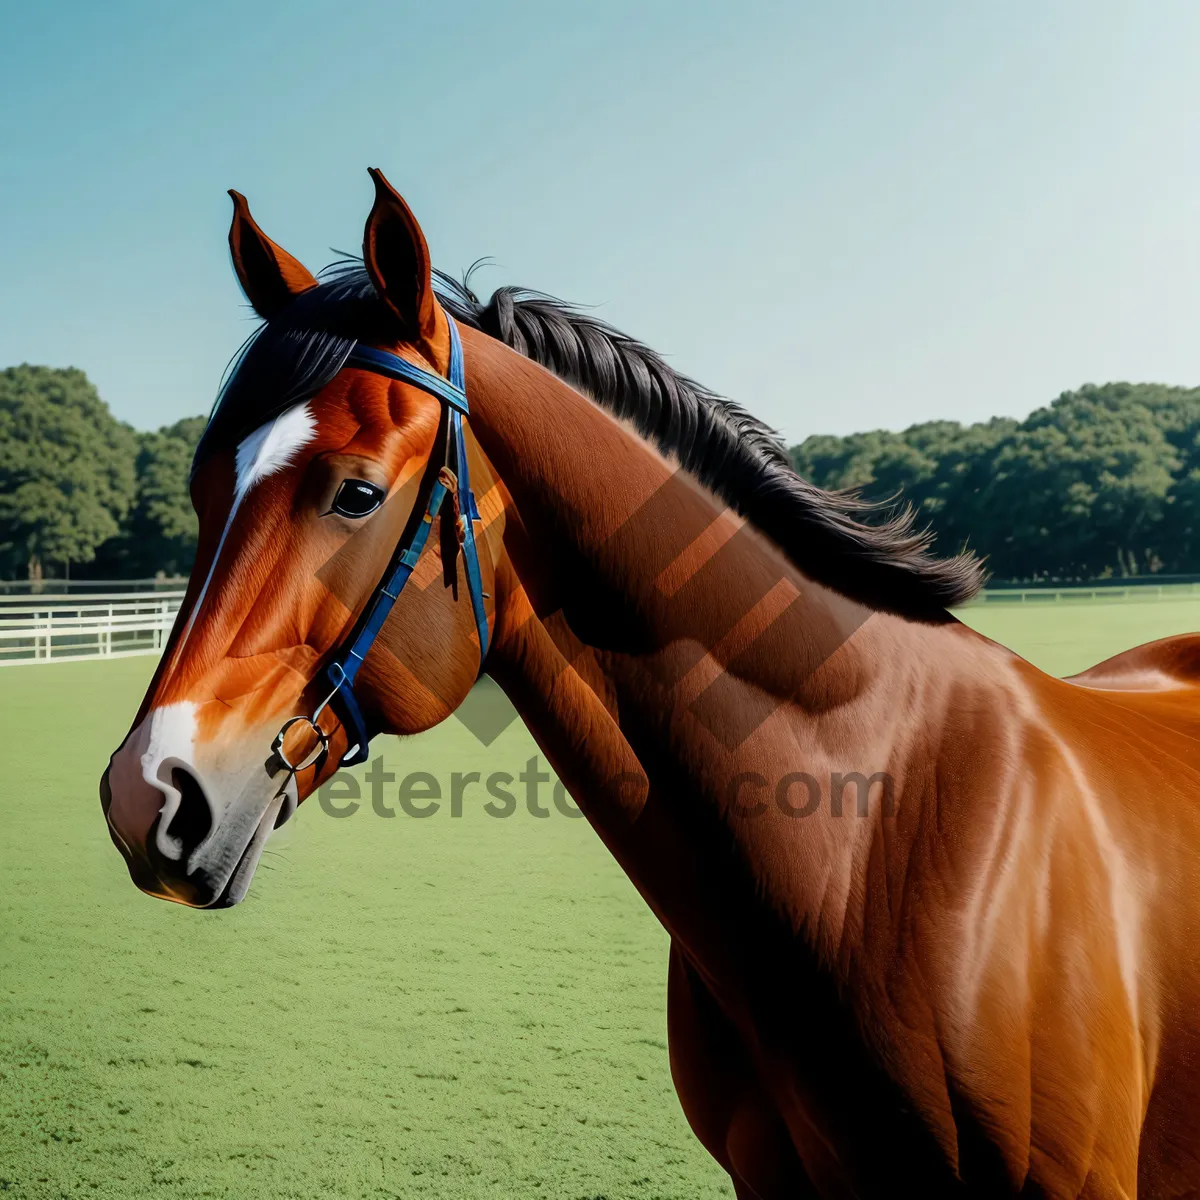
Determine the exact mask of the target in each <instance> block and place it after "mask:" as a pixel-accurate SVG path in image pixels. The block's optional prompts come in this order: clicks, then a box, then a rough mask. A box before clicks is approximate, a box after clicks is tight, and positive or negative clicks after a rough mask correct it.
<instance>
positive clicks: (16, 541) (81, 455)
mask: <svg viewBox="0 0 1200 1200" xmlns="http://www.w3.org/2000/svg"><path fill="white" fill-rule="evenodd" d="M203 427H204V420H203V418H201V417H190V418H188V419H187V420H183V421H178V422H176V423H175V424H174V425H170V426H168V427H166V428H164V429H160V430H158V431H157V432H156V433H141V432H138V431H137V430H134V429H132V428H130V427H129V426H128V425H125V424H123V423H122V422H120V421H118V420H116V418H115V417H113V415H112V413H111V412H109V409H108V406H107V405H106V404H105V403H104V401H103V400H101V399H100V396H99V395H98V394H97V392H96V389H95V387H94V386H93V385H92V384H91V383H90V382H89V380H88V378H87V376H86V375H85V374H84V373H83V372H82V371H77V370H74V369H73V368H72V369H67V370H57V369H54V368H51V367H33V366H28V365H26V366H20V367H9V368H7V369H6V370H3V371H0V577H2V578H5V579H21V578H29V579H35V580H36V579H41V578H45V577H52V576H57V577H61V576H63V575H65V574H73V575H75V576H76V577H86V576H91V577H93V578H121V577H125V578H141V577H147V576H151V575H155V574H157V573H158V572H160V571H162V572H165V573H166V574H168V575H174V574H184V573H186V572H187V571H189V570H190V569H191V565H192V560H193V558H194V557H195V553H196V518H195V515H194V513H193V512H192V507H191V504H190V502H189V500H188V492H187V478H188V467H189V464H190V463H191V457H192V451H193V449H194V448H195V445H196V441H197V440H198V438H199V436H200V431H201V430H202V429H203Z"/></svg>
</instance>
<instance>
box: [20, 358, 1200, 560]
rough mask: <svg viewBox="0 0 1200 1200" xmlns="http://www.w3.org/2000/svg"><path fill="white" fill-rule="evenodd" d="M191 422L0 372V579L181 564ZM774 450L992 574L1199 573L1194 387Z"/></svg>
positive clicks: (1075, 398)
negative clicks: (145, 423) (908, 508)
mask: <svg viewBox="0 0 1200 1200" xmlns="http://www.w3.org/2000/svg"><path fill="white" fill-rule="evenodd" d="M203 427H204V419H203V418H202V417H188V418H186V419H185V420H182V421H177V422H175V424H173V425H168V426H164V427H163V428H162V429H159V430H156V431H154V432H149V433H147V432H141V431H138V430H135V429H133V428H132V427H130V426H129V425H126V424H124V423H123V422H121V421H118V420H117V419H116V418H115V417H113V415H112V413H111V412H110V411H109V409H108V406H107V405H106V404H105V403H104V401H103V400H102V399H101V398H100V396H99V394H98V393H97V391H96V388H95V387H94V386H93V385H92V383H91V382H90V381H89V380H88V378H87V376H86V375H85V374H84V373H83V372H82V371H79V370H75V369H73V368H67V369H56V368H51V367H37V366H29V365H24V366H19V367H9V368H7V369H5V370H3V371H0V576H2V577H3V578H6V579H21V578H30V579H39V578H46V577H52V576H56V577H61V576H62V575H64V574H66V573H70V574H71V575H72V576H73V577H75V578H87V577H91V578H145V577H149V576H153V575H155V574H158V573H165V574H167V575H175V574H186V573H187V572H188V571H189V570H190V569H191V565H192V561H193V558H194V557H195V552H196V518H195V515H194V513H193V512H192V507H191V503H190V501H189V498H188V487H187V481H188V469H189V465H190V463H191V458H192V452H193V450H194V449H195V446H196V442H197V440H198V439H199V436H200V432H201V430H202V429H203ZM791 455H792V461H793V462H794V463H795V465H796V469H797V470H798V471H799V472H800V473H801V474H802V475H804V476H805V477H806V478H808V479H810V480H812V482H813V483H816V484H818V485H820V486H821V487H826V488H854V489H857V490H858V491H860V492H861V493H863V494H864V495H865V496H867V497H869V498H871V499H874V500H878V501H880V502H886V501H892V500H899V501H900V502H903V503H908V504H911V505H912V506H913V507H914V508H915V509H916V510H917V513H918V517H919V520H920V522H921V523H922V524H924V525H928V526H929V528H930V529H931V531H932V532H933V535H934V538H935V545H936V548H937V550H938V551H939V552H941V553H945V554H950V553H954V552H955V551H957V550H959V549H961V548H963V547H970V548H971V549H973V550H975V551H976V552H977V553H978V554H981V555H983V556H985V557H986V559H987V562H988V566H989V568H990V570H991V572H992V575H993V577H994V578H997V579H1007V580H1020V581H1026V582H1040V581H1045V582H1071V581H1078V580H1093V579H1102V578H1108V577H1127V576H1133V575H1147V574H1157V573H1168V574H1194V573H1200V388H1196V389H1188V388H1178V387H1167V386H1165V385H1161V384H1130V383H1111V384H1106V385H1104V386H1103V387H1096V386H1093V385H1087V386H1085V387H1082V388H1080V389H1079V390H1078V391H1074V392H1064V393H1063V394H1062V395H1061V396H1059V397H1058V399H1057V400H1055V401H1054V402H1053V403H1051V404H1049V405H1047V406H1046V407H1044V408H1039V409H1038V410H1037V411H1036V412H1034V413H1032V414H1031V415H1030V416H1029V417H1027V418H1026V419H1025V420H1024V421H1016V420H1012V419H1009V418H1005V417H996V418H994V419H992V420H991V421H985V422H981V423H979V424H974V425H962V424H959V423H958V422H956V421H930V422H926V423H924V424H920V425H913V426H911V427H910V428H908V429H906V430H904V431H903V432H901V433H892V432H888V431H884V430H876V431H874V432H870V433H856V434H851V435H849V436H847V437H831V436H827V435H815V436H813V437H809V438H807V439H805V440H804V441H803V442H801V443H800V444H799V445H798V446H793V447H792V450H791Z"/></svg>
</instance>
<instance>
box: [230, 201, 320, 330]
mask: <svg viewBox="0 0 1200 1200" xmlns="http://www.w3.org/2000/svg"><path fill="white" fill-rule="evenodd" d="M229 194H230V196H231V197H232V198H233V224H232V225H230V227H229V253H230V254H231V255H232V256H233V269H234V270H235V271H236V272H237V277H238V282H239V283H240V284H241V285H242V291H243V292H245V293H246V299H247V300H249V301H250V303H251V304H252V305H253V307H254V311H255V312H256V313H258V315H259V316H260V317H263V318H264V319H266V320H270V319H271V318H272V317H273V316H274V315H275V314H276V313H277V312H278V311H279V310H280V309H281V308H283V306H284V305H285V304H287V302H288V301H289V300H291V299H292V298H293V297H295V296H298V295H300V293H301V292H307V291H308V290H309V289H310V288H315V287H316V286H317V281H316V279H315V278H314V277H313V275H312V273H311V272H310V271H309V269H308V268H307V267H306V266H305V265H304V264H303V263H302V262H300V261H298V260H297V259H294V258H293V257H292V256H291V255H290V254H289V253H288V252H287V251H286V250H284V249H283V247H282V246H277V245H276V244H275V243H274V242H273V241H271V239H270V238H269V237H267V235H266V234H265V233H263V231H262V230H261V229H259V227H258V223H257V222H256V221H255V220H254V218H253V217H252V216H251V215H250V206H249V205H248V204H247V203H246V197H245V196H243V195H242V194H241V192H235V191H233V190H232V189H230V192H229Z"/></svg>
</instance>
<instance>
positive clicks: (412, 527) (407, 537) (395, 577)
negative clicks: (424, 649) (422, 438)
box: [272, 313, 488, 773]
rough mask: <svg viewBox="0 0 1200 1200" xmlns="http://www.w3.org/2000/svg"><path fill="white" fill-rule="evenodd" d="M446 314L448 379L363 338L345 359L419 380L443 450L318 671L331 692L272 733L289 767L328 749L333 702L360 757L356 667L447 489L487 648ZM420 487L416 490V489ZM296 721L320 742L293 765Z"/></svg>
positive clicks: (460, 385) (459, 389)
mask: <svg viewBox="0 0 1200 1200" xmlns="http://www.w3.org/2000/svg"><path fill="white" fill-rule="evenodd" d="M446 320H447V322H448V323H449V326H450V371H449V378H447V379H443V378H442V376H440V375H435V374H434V373H433V372H432V371H426V370H424V369H423V368H421V367H418V366H415V365H414V364H413V363H410V362H409V361H408V360H407V359H403V358H401V357H400V356H399V355H398V354H391V353H389V352H388V351H386V350H374V349H372V348H371V347H369V346H355V348H354V349H353V350H352V351H351V352H350V356H349V357H348V358H347V359H346V362H345V364H344V365H345V366H347V367H357V368H359V369H360V370H363V371H372V372H374V373H375V374H376V375H385V376H387V378H389V379H398V380H400V381H401V382H402V383H409V384H412V385H413V387H418V388H420V389H421V390H422V391H425V392H428V393H429V394H430V395H431V396H434V397H436V398H437V399H438V400H440V401H441V402H442V404H443V405H444V406H445V410H446V411H445V419H444V423H443V426H442V428H443V430H444V438H442V439H439V441H440V445H441V446H442V448H443V451H444V453H443V461H442V465H441V466H440V467H438V465H437V460H438V448H437V447H436V446H435V448H434V450H433V451H432V452H431V453H430V456H429V464H428V466H427V467H426V470H425V477H424V479H423V480H422V485H421V490H422V491H424V490H426V489H428V493H429V494H428V498H427V499H426V501H425V508H424V510H423V513H422V515H421V518H420V520H418V521H416V522H415V524H414V522H413V520H412V519H410V521H409V524H408V526H407V527H406V529H405V534H404V536H402V537H401V538H400V541H399V543H398V544H397V546H396V549H395V550H394V551H393V553H392V559H391V562H390V563H389V564H388V567H387V570H386V571H384V574H383V578H382V579H381V580H380V581H379V583H378V584H377V585H376V587H375V591H374V592H373V593H372V594H371V598H370V599H369V600H368V601H367V604H366V607H365V608H364V609H363V612H362V615H361V616H360V617H359V618H358V620H357V621H356V622H355V625H354V629H353V630H352V632H351V633H350V635H349V637H348V639H347V640H346V642H345V643H344V644H343V648H342V649H340V650H339V651H338V652H337V653H335V654H334V656H333V658H332V659H331V660H330V661H329V663H327V664H326V666H325V668H324V669H323V670H322V672H321V674H320V676H318V678H319V679H320V680H322V681H323V686H327V687H328V689H329V694H328V695H327V696H326V697H325V699H324V700H322V701H321V703H320V704H319V705H318V706H317V709H316V711H315V712H314V713H313V715H312V716H311V717H292V718H291V720H289V721H287V722H285V723H284V725H283V728H282V729H280V731H279V733H278V734H277V735H276V737H275V742H274V745H273V746H272V751H273V752H274V754H275V755H276V756H277V757H278V758H279V760H280V762H281V763H282V764H283V766H285V767H286V768H287V769H288V770H289V771H291V772H293V773H294V772H296V771H299V770H303V769H304V768H306V767H309V766H312V765H314V764H315V763H317V762H318V761H319V760H320V759H321V758H323V757H324V755H325V754H326V753H327V751H328V748H329V738H328V735H327V734H326V733H325V732H324V730H322V729H321V727H320V725H319V724H318V720H319V718H320V716H321V713H322V712H323V711H324V709H325V708H326V706H331V707H334V708H335V709H336V711H337V715H338V718H339V719H340V720H341V723H342V726H343V728H344V729H345V730H346V737H347V739H348V741H347V750H346V753H345V754H344V755H343V756H342V760H341V764H340V765H341V766H343V767H349V766H353V765H354V764H355V763H360V762H365V761H366V758H367V748H368V746H369V745H370V740H371V739H370V735H369V734H368V733H367V726H366V722H365V721H364V720H363V715H362V710H361V709H360V708H359V705H358V700H357V699H356V698H355V695H354V680H355V677H356V676H357V674H358V670H359V668H360V667H361V666H362V664H363V662H364V661H365V660H366V657H367V655H368V654H369V653H370V651H371V647H372V646H373V645H374V644H375V639H376V638H378V637H379V634H380V631H381V630H382V629H383V626H384V622H386V621H387V619H388V616H389V614H390V613H391V611H392V607H393V606H394V605H395V603H396V600H397V599H398V598H399V596H400V593H401V592H402V591H403V590H404V586H405V584H407V583H408V581H409V580H410V579H411V578H412V573H413V571H414V570H415V568H416V565H417V562H418V560H419V559H420V557H421V552H422V551H423V550H424V549H425V543H426V542H427V541H428V540H429V534H430V531H431V530H432V529H433V522H434V519H435V518H436V517H437V515H438V513H439V512H440V511H441V508H442V504H443V502H444V501H445V499H446V497H447V496H448V495H449V494H450V493H451V492H452V491H453V492H454V493H455V494H456V495H457V496H458V500H459V505H458V507H459V515H460V520H459V525H458V531H457V532H458V539H459V542H460V545H461V549H462V555H463V561H464V563H465V565H466V574H467V590H468V592H469V593H470V596H471V609H472V611H473V613H474V616H475V628H476V629H477V630H478V632H479V664H480V667H481V668H482V666H483V660H484V657H485V655H486V654H487V648H488V616H487V609H486V608H485V607H484V603H483V602H484V599H485V596H484V591H483V577H482V574H481V573H480V570H479V548H478V545H477V544H476V541H475V522H476V521H478V520H479V509H478V508H477V507H476V504H475V493H474V492H473V491H472V490H471V476H470V471H469V468H468V466H467V441H466V438H465V436H464V434H463V418H464V417H465V416H468V415H469V414H470V408H469V406H468V404H467V393H466V374H465V371H464V369H463V352H462V342H461V341H460V339H459V336H458V328H457V327H456V326H455V324H454V318H453V317H451V316H450V315H449V314H448V313H447V314H446ZM434 471H436V475H435V476H434V479H433V483H432V486H430V485H429V476H430V474H431V473H433V472H434ZM418 495H420V493H419V492H418ZM415 515H416V514H415V513H414V516H415ZM301 721H302V722H305V723H307V724H308V725H310V726H311V727H312V729H313V731H314V732H315V733H316V736H317V742H318V746H317V749H316V751H315V753H313V754H310V755H309V756H308V757H307V758H306V759H305V760H304V761H302V762H301V763H299V764H298V765H293V764H292V763H291V762H289V761H288V759H287V758H286V757H285V755H284V752H283V739H284V735H285V734H286V733H287V731H288V730H289V729H290V728H291V727H292V725H294V724H296V723H297V722H301Z"/></svg>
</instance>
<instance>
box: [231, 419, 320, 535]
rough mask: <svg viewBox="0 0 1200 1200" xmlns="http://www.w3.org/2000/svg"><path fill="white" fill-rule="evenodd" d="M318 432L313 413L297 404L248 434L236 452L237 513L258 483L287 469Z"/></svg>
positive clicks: (235, 493)
mask: <svg viewBox="0 0 1200 1200" xmlns="http://www.w3.org/2000/svg"><path fill="white" fill-rule="evenodd" d="M316 432H317V422H316V419H315V418H314V417H313V414H312V409H311V408H309V407H308V405H307V404H298V405H297V406H296V407H295V408H289V409H288V410H287V411H286V412H281V413H280V414H279V416H277V417H276V418H275V419H274V420H273V421H268V422H267V423H266V424H265V425H260V426H259V427H258V428H257V429H256V430H255V431H254V432H253V433H249V434H247V435H246V436H245V437H244V438H243V439H242V442H241V445H239V446H238V448H237V485H236V487H235V488H234V491H233V506H234V509H235V510H236V508H237V506H238V505H239V504H240V503H241V501H242V497H243V496H245V494H246V493H247V492H248V491H249V490H250V489H251V488H252V487H253V486H254V485H255V484H256V483H258V482H259V480H261V479H265V478H266V477H267V476H268V475H272V474H274V473H275V472H276V471H282V470H283V468H284V467H286V466H288V465H289V464H290V463H291V461H292V459H293V458H294V457H295V455H296V453H297V452H298V451H299V450H300V449H301V447H303V446H305V445H306V444H307V443H309V442H311V441H312V439H313V437H314V436H315V435H316ZM230 515H231V516H232V513H231V514H230Z"/></svg>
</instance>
